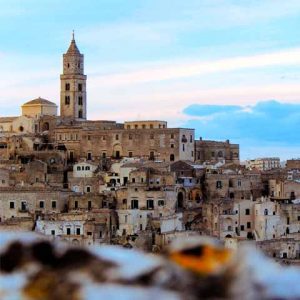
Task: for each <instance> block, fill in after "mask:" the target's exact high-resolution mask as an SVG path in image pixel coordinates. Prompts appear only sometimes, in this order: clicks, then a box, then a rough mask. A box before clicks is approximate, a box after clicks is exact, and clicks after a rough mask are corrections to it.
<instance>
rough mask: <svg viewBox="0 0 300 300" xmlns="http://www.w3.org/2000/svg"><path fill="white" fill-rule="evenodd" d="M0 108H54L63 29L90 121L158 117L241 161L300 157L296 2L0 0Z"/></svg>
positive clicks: (6, 111) (14, 111)
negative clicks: (77, 60) (226, 143)
mask: <svg viewBox="0 0 300 300" xmlns="http://www.w3.org/2000/svg"><path fill="white" fill-rule="evenodd" d="M0 4H1V10H0V39H1V43H0V63H1V71H2V72H1V74H0V89H1V94H0V115H1V116H15V115H20V105H22V104H23V103H24V102H26V101H29V100H31V99H34V98H37V97H39V96H40V97H42V98H45V99H48V100H50V101H53V102H55V103H56V104H57V105H59V88H60V83H59V75H60V74H61V72H62V54H63V53H65V52H66V50H67V48H68V46H69V43H70V40H71V34H72V30H73V29H74V31H75V39H76V43H77V46H78V48H79V50H80V51H81V53H83V54H84V55H85V74H86V75H87V76H88V80H87V97H88V98H87V99H88V118H89V119H99V120H100V119H106V120H108V119H109V120H116V121H118V122H123V121H125V120H148V119H159V120H166V121H168V125H169V127H189V128H190V127H191V128H195V129H196V134H195V135H196V138H199V137H202V138H203V139H215V140H226V139H229V140H230V141H231V142H233V143H239V144H240V152H241V159H243V160H244V159H248V158H255V157H262V156H278V157H280V158H281V159H283V160H284V159H287V158H292V157H293V158H297V157H300V133H299V128H300V84H299V81H300V34H299V28H300V1H299V0H287V1H282V0H245V1H244V0H185V1H182V0H164V1H162V0H143V1H141V0H130V1H124V0H86V1H76V0H72V1H71V0H65V1H60V0H51V1H50V0H43V1H37V0H26V1H23V0H10V1H4V0H0Z"/></svg>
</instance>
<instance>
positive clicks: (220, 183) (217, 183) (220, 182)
mask: <svg viewBox="0 0 300 300" xmlns="http://www.w3.org/2000/svg"><path fill="white" fill-rule="evenodd" d="M216 188H217V189H221V188H222V181H221V180H217V182H216Z"/></svg>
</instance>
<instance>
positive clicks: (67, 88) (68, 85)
mask: <svg viewBox="0 0 300 300" xmlns="http://www.w3.org/2000/svg"><path fill="white" fill-rule="evenodd" d="M69 90H70V83H66V91H69Z"/></svg>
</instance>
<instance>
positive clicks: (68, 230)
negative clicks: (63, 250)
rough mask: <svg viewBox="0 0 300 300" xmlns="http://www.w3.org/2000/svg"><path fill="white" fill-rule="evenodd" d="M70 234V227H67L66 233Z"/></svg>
mask: <svg viewBox="0 0 300 300" xmlns="http://www.w3.org/2000/svg"><path fill="white" fill-rule="evenodd" d="M70 234H71V228H69V227H68V228H67V235H70Z"/></svg>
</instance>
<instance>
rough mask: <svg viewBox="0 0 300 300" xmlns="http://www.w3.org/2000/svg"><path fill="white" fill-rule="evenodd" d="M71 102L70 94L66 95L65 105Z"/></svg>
mask: <svg viewBox="0 0 300 300" xmlns="http://www.w3.org/2000/svg"><path fill="white" fill-rule="evenodd" d="M69 104H70V96H65V105H69Z"/></svg>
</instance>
